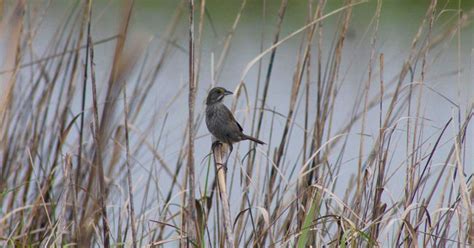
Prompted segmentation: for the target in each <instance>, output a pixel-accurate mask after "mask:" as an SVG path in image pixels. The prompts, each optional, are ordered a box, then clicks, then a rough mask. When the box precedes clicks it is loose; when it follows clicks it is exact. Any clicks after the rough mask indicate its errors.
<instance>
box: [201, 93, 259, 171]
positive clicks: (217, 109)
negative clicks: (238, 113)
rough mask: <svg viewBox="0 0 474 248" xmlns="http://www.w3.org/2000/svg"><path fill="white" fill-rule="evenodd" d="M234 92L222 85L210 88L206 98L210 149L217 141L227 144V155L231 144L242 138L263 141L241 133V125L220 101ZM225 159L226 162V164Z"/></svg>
mask: <svg viewBox="0 0 474 248" xmlns="http://www.w3.org/2000/svg"><path fill="white" fill-rule="evenodd" d="M232 94H234V93H233V92H231V91H228V90H226V89H224V88H222V87H214V88H212V89H211V90H210V91H209V93H208V95H207V99H206V126H207V129H208V130H209V132H210V133H211V134H212V135H213V136H214V138H215V141H214V142H213V143H212V150H214V147H215V145H217V144H218V143H219V142H220V143H224V144H227V145H229V155H228V156H227V160H228V159H229V157H230V154H231V153H232V150H233V146H232V145H233V144H234V143H237V142H240V141H242V140H251V141H253V142H256V143H258V144H261V145H263V144H265V142H263V141H261V140H259V139H257V138H255V137H252V136H249V135H246V134H244V133H243V128H242V126H241V125H240V124H239V123H238V122H237V120H236V119H235V117H234V115H233V114H232V112H231V111H230V110H229V109H228V108H227V107H226V106H225V105H224V103H222V100H223V99H224V97H225V96H228V95H232ZM227 160H226V164H227Z"/></svg>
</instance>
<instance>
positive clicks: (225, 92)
mask: <svg viewBox="0 0 474 248" xmlns="http://www.w3.org/2000/svg"><path fill="white" fill-rule="evenodd" d="M233 94H234V92H232V91H228V90H226V91H224V95H226V96H227V95H233Z"/></svg>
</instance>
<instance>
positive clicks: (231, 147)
mask: <svg viewBox="0 0 474 248" xmlns="http://www.w3.org/2000/svg"><path fill="white" fill-rule="evenodd" d="M228 145H229V155H227V159H226V160H225V171H226V172H227V162H228V161H229V158H230V154H232V150H234V147H233V146H232V143H229V144H228Z"/></svg>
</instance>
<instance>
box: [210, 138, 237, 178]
mask: <svg viewBox="0 0 474 248" xmlns="http://www.w3.org/2000/svg"><path fill="white" fill-rule="evenodd" d="M218 145H222V143H221V142H220V141H218V140H216V141H214V142H213V143H212V145H211V149H212V153H214V151H215V149H216V147H217V146H218ZM231 147H232V146H231ZM231 150H232V148H231ZM227 160H229V157H227V159H226V161H225V163H224V164H222V163H216V164H217V165H220V166H222V168H223V169H224V171H225V172H227Z"/></svg>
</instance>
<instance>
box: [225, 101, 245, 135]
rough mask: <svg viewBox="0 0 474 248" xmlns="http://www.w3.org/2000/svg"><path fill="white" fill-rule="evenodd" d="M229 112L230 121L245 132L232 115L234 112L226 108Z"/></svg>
mask: <svg viewBox="0 0 474 248" xmlns="http://www.w3.org/2000/svg"><path fill="white" fill-rule="evenodd" d="M225 109H226V110H227V111H226V112H227V115H229V119H231V120H232V121H233V122H234V123H235V124H236V125H237V127H238V128H239V130H240V132H243V131H244V129H243V128H242V126H241V125H240V124H239V122H238V121H237V120H236V119H235V117H234V115H233V114H232V112H231V111H230V110H229V109H228V108H227V107H226V108H225Z"/></svg>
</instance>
